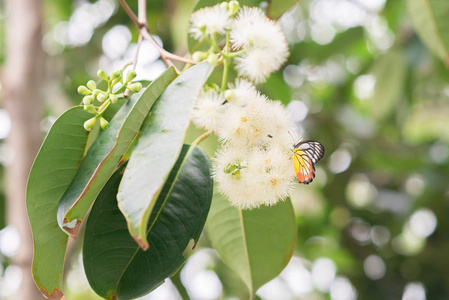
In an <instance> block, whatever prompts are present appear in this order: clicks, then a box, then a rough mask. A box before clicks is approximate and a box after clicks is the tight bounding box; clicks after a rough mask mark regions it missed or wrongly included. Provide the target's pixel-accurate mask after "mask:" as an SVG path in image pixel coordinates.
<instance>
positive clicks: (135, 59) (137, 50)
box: [124, 34, 143, 98]
mask: <svg viewBox="0 0 449 300" xmlns="http://www.w3.org/2000/svg"><path fill="white" fill-rule="evenodd" d="M142 40H143V37H142V35H140V34H139V41H138V42H137V49H136V53H135V54H134V60H133V63H132V65H133V67H132V70H133V71H135V70H136V66H137V58H138V57H139V51H140V45H141V44H142ZM124 96H125V98H128V97H129V90H128V89H126V91H125V93H124Z"/></svg>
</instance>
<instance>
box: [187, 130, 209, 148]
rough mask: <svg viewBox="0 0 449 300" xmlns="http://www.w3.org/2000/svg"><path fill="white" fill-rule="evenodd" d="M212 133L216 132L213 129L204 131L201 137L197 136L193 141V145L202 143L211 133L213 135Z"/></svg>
mask: <svg viewBox="0 0 449 300" xmlns="http://www.w3.org/2000/svg"><path fill="white" fill-rule="evenodd" d="M212 133H214V132H213V131H212V130H209V131H207V132H205V133H203V134H202V135H200V136H199V137H197V138H196V140H195V141H193V143H192V146H197V145H198V144H199V143H201V142H202V141H203V140H205V139H206V138H207V137H209V136H210V135H212Z"/></svg>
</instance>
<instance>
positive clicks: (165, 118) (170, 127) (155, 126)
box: [117, 63, 212, 249]
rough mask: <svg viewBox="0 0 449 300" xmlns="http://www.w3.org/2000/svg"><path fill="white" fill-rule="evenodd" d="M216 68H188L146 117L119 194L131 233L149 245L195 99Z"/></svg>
mask: <svg viewBox="0 0 449 300" xmlns="http://www.w3.org/2000/svg"><path fill="white" fill-rule="evenodd" d="M211 71H212V67H211V66H209V65H208V64H206V63H203V64H199V65H196V66H193V67H191V68H190V69H188V70H186V71H184V72H183V73H182V74H181V75H180V76H179V77H178V78H176V80H174V81H173V82H172V83H171V84H170V86H169V87H168V88H167V89H166V90H165V91H164V93H163V94H162V95H161V97H160V98H159V99H158V100H157V101H156V103H155V105H154V107H153V109H152V110H151V115H150V116H149V117H148V118H147V119H146V120H145V123H144V125H143V126H142V130H141V132H140V134H139V137H138V141H137V143H136V145H135V147H134V151H133V153H132V154H131V158H130V160H129V163H128V167H127V168H126V171H125V174H124V175H123V179H122V182H121V184H120V189H119V193H118V194H117V200H118V206H119V208H120V210H121V211H122V213H123V215H124V216H125V218H126V220H127V221H128V228H129V232H130V234H131V236H132V237H133V238H134V239H135V240H136V242H137V243H138V244H139V245H140V246H141V247H142V249H147V248H148V242H147V240H146V229H147V224H148V218H149V216H150V214H151V211H152V209H153V207H154V205H155V202H156V200H157V197H158V195H159V193H160V191H161V188H162V186H163V185H164V182H165V181H166V179H167V177H168V174H169V173H170V170H171V169H172V168H173V165H174V164H175V162H176V160H177V158H178V156H179V154H180V152H181V148H182V145H183V142H184V138H185V136H186V132H187V128H188V126H189V122H190V113H191V111H192V109H193V106H194V104H195V101H196V99H197V97H198V94H199V92H200V90H201V87H202V86H203V85H204V83H205V82H206V80H207V78H208V77H209V75H210V73H211Z"/></svg>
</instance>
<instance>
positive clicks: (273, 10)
mask: <svg viewBox="0 0 449 300" xmlns="http://www.w3.org/2000/svg"><path fill="white" fill-rule="evenodd" d="M298 2H299V0H271V1H269V5H268V9H267V11H268V16H269V17H270V18H272V19H278V18H280V17H281V16H282V15H283V14H284V13H285V12H286V11H287V10H288V9H290V8H292V7H293V5H295V4H296V3H298Z"/></svg>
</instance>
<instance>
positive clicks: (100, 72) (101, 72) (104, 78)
mask: <svg viewBox="0 0 449 300" xmlns="http://www.w3.org/2000/svg"><path fill="white" fill-rule="evenodd" d="M97 76H98V77H100V78H101V79H103V80H106V81H109V79H108V75H106V72H105V71H104V70H101V69H100V70H98V72H97Z"/></svg>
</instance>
